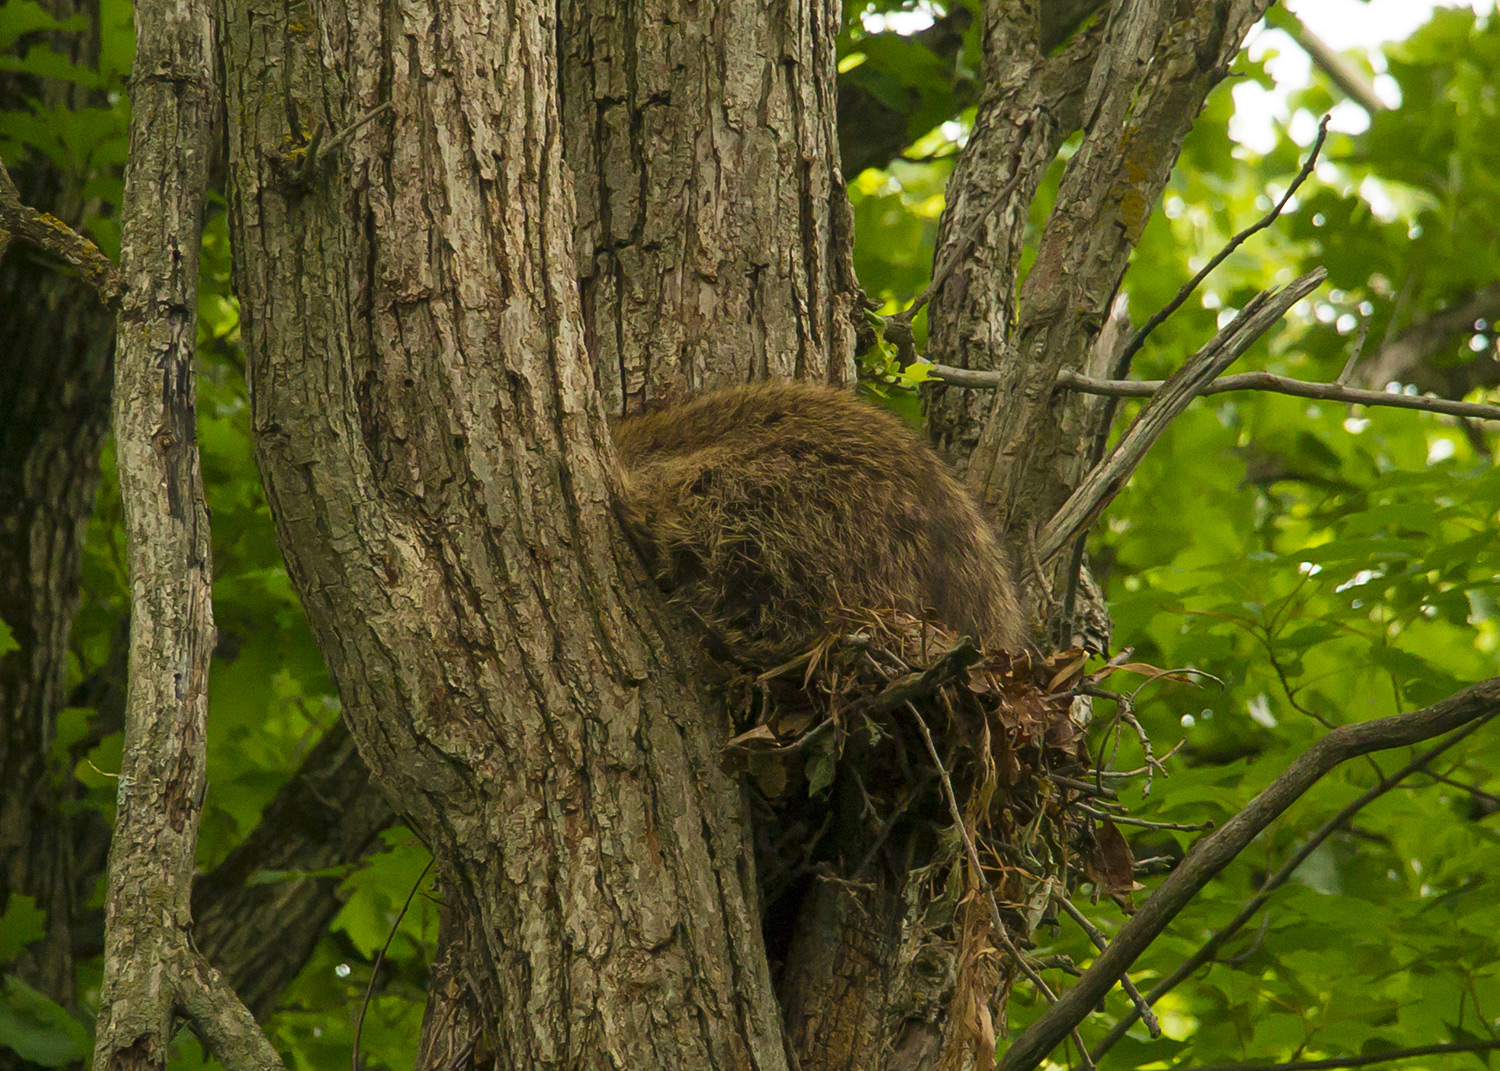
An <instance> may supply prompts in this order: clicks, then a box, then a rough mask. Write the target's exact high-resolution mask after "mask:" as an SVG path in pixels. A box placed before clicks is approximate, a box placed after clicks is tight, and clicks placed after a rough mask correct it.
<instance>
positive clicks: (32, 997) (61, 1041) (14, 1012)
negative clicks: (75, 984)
mask: <svg viewBox="0 0 1500 1071" xmlns="http://www.w3.org/2000/svg"><path fill="white" fill-rule="evenodd" d="M0 1039H4V1043H5V1044H6V1045H7V1046H8V1047H9V1048H11V1049H13V1050H14V1051H15V1053H16V1055H18V1056H20V1057H21V1059H23V1060H29V1061H31V1062H32V1063H34V1064H40V1065H41V1066H43V1067H66V1066H67V1065H69V1064H74V1063H78V1062H79V1061H82V1060H86V1059H88V1056H89V1053H90V1052H91V1051H92V1050H93V1041H92V1039H91V1038H90V1036H89V1032H88V1030H87V1029H86V1028H85V1027H84V1025H83V1024H82V1023H80V1022H79V1021H78V1020H76V1019H74V1018H73V1017H72V1016H71V1015H69V1014H68V1012H67V1010H66V1009H65V1008H63V1007H62V1005H60V1004H58V1003H57V1002H56V1001H54V1000H51V999H49V998H48V997H45V996H43V995H42V994H41V993H38V992H37V991H36V990H35V989H32V988H31V987H30V986H29V985H27V984H26V983H25V982H23V981H21V980H20V979H19V978H15V977H9V978H6V979H5V980H4V984H3V988H0Z"/></svg>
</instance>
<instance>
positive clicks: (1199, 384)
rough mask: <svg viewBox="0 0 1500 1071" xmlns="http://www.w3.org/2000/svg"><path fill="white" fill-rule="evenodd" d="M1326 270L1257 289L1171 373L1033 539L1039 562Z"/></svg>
mask: <svg viewBox="0 0 1500 1071" xmlns="http://www.w3.org/2000/svg"><path fill="white" fill-rule="evenodd" d="M1326 275H1327V273H1326V272H1325V271H1324V270H1323V269H1322V268H1317V269H1315V270H1313V271H1310V272H1308V273H1307V274H1306V275H1304V276H1302V277H1301V278H1300V279H1297V280H1296V281H1295V282H1293V283H1292V284H1291V285H1290V286H1287V287H1286V288H1285V289H1283V290H1279V291H1276V292H1274V293H1273V292H1270V291H1264V290H1263V291H1261V292H1260V293H1259V294H1257V295H1256V296H1255V297H1253V298H1251V299H1250V301H1249V302H1247V303H1246V305H1245V307H1244V308H1243V309H1241V310H1240V313H1239V315H1238V316H1236V317H1235V318H1234V320H1233V321H1232V322H1231V323H1230V324H1229V325H1228V326H1226V327H1225V328H1224V329H1223V330H1221V331H1220V332H1219V333H1218V334H1216V335H1215V336H1214V337H1213V339H1212V340H1210V341H1209V343H1208V344H1207V345H1206V346H1204V347H1203V348H1202V349H1200V350H1199V351H1198V352H1197V353H1196V354H1194V355H1193V356H1192V357H1190V358H1189V359H1188V360H1187V362H1186V363H1185V364H1184V365H1183V366H1182V367H1181V368H1179V369H1178V370H1177V371H1176V372H1175V373H1173V374H1172V376H1171V378H1169V379H1168V380H1167V381H1166V382H1165V383H1164V384H1162V389H1161V390H1160V391H1159V392H1157V393H1156V394H1155V395H1154V396H1153V397H1152V399H1151V401H1149V402H1147V403H1146V405H1145V407H1144V408H1142V410H1141V412H1140V414H1139V415H1138V416H1137V417H1136V418H1135V422H1134V423H1133V424H1131V425H1130V428H1129V430H1127V431H1126V432H1125V434H1124V436H1122V437H1121V439H1120V442H1119V444H1118V445H1117V446H1116V447H1115V449H1114V451H1113V452H1112V453H1111V454H1110V455H1109V457H1108V458H1106V459H1105V460H1104V461H1103V462H1102V463H1101V464H1099V465H1097V466H1095V467H1094V469H1093V470H1092V471H1091V472H1090V473H1089V474H1088V475H1087V476H1086V477H1084V479H1083V482H1082V483H1081V484H1079V486H1078V489H1077V490H1076V491H1074V492H1073V494H1072V495H1071V496H1070V497H1069V498H1068V500H1067V501H1066V502H1065V503H1063V506H1062V508H1061V509H1059V510H1058V511H1057V513H1056V514H1055V515H1054V516H1053V517H1052V519H1051V520H1049V521H1048V522H1047V525H1046V527H1045V528H1043V529H1042V531H1041V533H1040V535H1039V536H1038V537H1037V544H1038V547H1037V549H1038V553H1039V554H1040V555H1041V557H1042V559H1043V560H1044V561H1045V560H1047V559H1049V558H1051V557H1053V556H1054V555H1056V554H1057V553H1058V551H1060V550H1062V549H1063V548H1064V547H1066V546H1067V545H1068V544H1069V543H1071V542H1072V541H1073V540H1074V539H1076V538H1077V537H1078V536H1079V535H1081V534H1082V533H1083V532H1084V531H1086V530H1087V529H1088V527H1089V526H1090V525H1092V524H1093V523H1094V521H1095V519H1097V518H1098V516H1099V514H1101V513H1103V512H1104V509H1105V507H1106V506H1108V505H1109V504H1110V503H1111V502H1113V501H1114V499H1115V496H1116V495H1118V494H1119V493H1120V491H1121V490H1123V489H1124V487H1125V482H1126V481H1127V480H1128V479H1129V478H1130V474H1131V473H1132V472H1133V471H1135V468H1136V466H1137V465H1139V464H1140V462H1141V459H1142V458H1143V457H1144V456H1145V454H1146V451H1147V450H1148V449H1150V447H1151V444H1152V443H1154V442H1155V441H1156V440H1157V438H1159V437H1160V436H1161V434H1162V432H1164V431H1166V429H1167V427H1168V425H1170V424H1171V422H1172V421H1173V420H1174V419H1175V418H1176V417H1177V415H1178V414H1179V413H1181V412H1182V410H1183V409H1185V408H1187V406H1188V403H1190V402H1191V401H1192V400H1193V399H1194V398H1196V397H1197V396H1198V395H1199V394H1200V393H1202V391H1203V389H1204V388H1205V387H1207V386H1208V385H1209V384H1211V383H1212V382H1213V381H1214V380H1215V379H1217V378H1218V377H1219V374H1220V373H1221V372H1223V371H1224V369H1226V368H1228V367H1229V365H1230V364H1232V363H1233V362H1234V361H1235V359H1236V358H1238V357H1239V356H1240V354H1242V353H1244V352H1245V351H1246V350H1247V349H1249V348H1250V346H1251V344H1253V343H1254V342H1255V340H1256V339H1258V338H1259V337H1260V336H1261V335H1262V334H1264V333H1265V332H1266V331H1267V330H1268V329H1269V328H1270V327H1271V325H1272V324H1274V323H1276V322H1277V321H1278V320H1280V319H1281V318H1282V316H1284V315H1286V312H1287V310H1288V309H1290V308H1291V307H1292V306H1293V305H1295V304H1296V303H1297V302H1298V301H1300V300H1302V298H1304V297H1306V296H1307V295H1308V294H1310V293H1312V292H1313V291H1314V290H1315V289H1317V287H1318V285H1319V284H1320V283H1322V281H1323V279H1324V277H1325V276H1326Z"/></svg>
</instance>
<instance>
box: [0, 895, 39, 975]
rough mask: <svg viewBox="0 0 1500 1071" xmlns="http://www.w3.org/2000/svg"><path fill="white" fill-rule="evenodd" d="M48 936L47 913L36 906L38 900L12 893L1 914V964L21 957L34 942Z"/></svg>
mask: <svg viewBox="0 0 1500 1071" xmlns="http://www.w3.org/2000/svg"><path fill="white" fill-rule="evenodd" d="M45 936H47V912H45V911H43V910H42V909H41V908H39V907H37V906H36V899H35V898H34V897H30V896H23V895H21V894H20V893H17V892H12V893H11V894H10V900H9V901H8V902H7V903H6V905H5V912H4V913H3V914H0V963H8V962H10V961H11V960H13V959H15V958H16V957H17V956H19V955H20V954H21V952H22V950H23V949H25V947H26V946H27V945H29V944H31V942H33V941H40V940H41V939H42V938H43V937H45Z"/></svg>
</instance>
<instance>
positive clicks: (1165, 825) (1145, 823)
mask: <svg viewBox="0 0 1500 1071" xmlns="http://www.w3.org/2000/svg"><path fill="white" fill-rule="evenodd" d="M1075 806H1077V807H1078V809H1079V810H1080V811H1083V812H1084V813H1085V814H1091V815H1093V816H1094V817H1095V818H1108V819H1109V820H1110V821H1111V822H1113V823H1114V824H1115V825H1117V826H1140V827H1141V828H1142V829H1168V830H1173V831H1175V832H1178V833H1206V832H1208V831H1209V830H1210V829H1212V828H1213V827H1214V824H1213V823H1212V822H1152V821H1150V820H1149V819H1145V818H1132V817H1130V816H1129V815H1124V814H1105V813H1104V812H1103V811H1096V810H1094V808H1092V807H1087V806H1084V805H1083V804H1076V805H1075Z"/></svg>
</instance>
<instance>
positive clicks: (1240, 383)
mask: <svg viewBox="0 0 1500 1071" xmlns="http://www.w3.org/2000/svg"><path fill="white" fill-rule="evenodd" d="M953 371H958V372H964V373H965V374H966V376H968V377H975V376H993V375H994V373H993V372H967V370H965V369H953ZM948 372H949V369H947V368H940V367H937V366H934V369H933V375H934V376H935V377H937V378H938V379H941V380H943V381H944V382H951V381H950V380H949V377H948ZM960 385H968V386H976V385H977V384H973V383H970V384H960ZM987 385H988V386H995V384H994V383H990V384H987ZM1057 385H1058V386H1059V387H1063V388H1065V389H1067V390H1076V391H1079V392H1080V393H1083V394H1106V395H1112V396H1114V397H1117V398H1149V397H1151V396H1152V395H1153V394H1155V393H1156V392H1157V391H1159V390H1161V388H1162V385H1163V381H1162V380H1159V379H1157V380H1151V379H1090V378H1089V377H1088V376H1081V375H1079V374H1078V373H1076V372H1064V373H1062V374H1061V375H1060V376H1058V379H1057ZM1238 390H1263V391H1270V392H1272V393H1274V394H1290V395H1291V396H1292V397H1294V398H1313V399H1316V400H1318V401H1325V402H1347V403H1349V404H1350V405H1368V406H1386V407H1388V408H1391V409H1416V410H1418V411H1420V412H1424V413H1442V414H1443V415H1445V416H1456V417H1469V418H1471V419H1475V420H1500V406H1497V405H1484V404H1481V403H1479V402H1456V401H1451V400H1449V399H1447V398H1427V397H1423V396H1422V395H1415V394H1398V393H1395V392H1393V391H1383V390H1363V389H1360V388H1358V387H1344V386H1340V385H1339V384H1338V383H1337V382H1333V383H1311V382H1308V381H1306V380H1301V379H1289V378H1287V377H1286V376H1278V375H1274V374H1272V373H1270V372H1237V373H1235V374H1234V375H1232V376H1220V377H1219V378H1218V379H1216V380H1214V381H1213V382H1212V383H1210V384H1209V385H1208V386H1207V387H1205V388H1204V389H1203V390H1201V391H1199V392H1198V393H1199V394H1202V395H1208V394H1225V393H1227V392H1229V391H1238Z"/></svg>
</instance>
